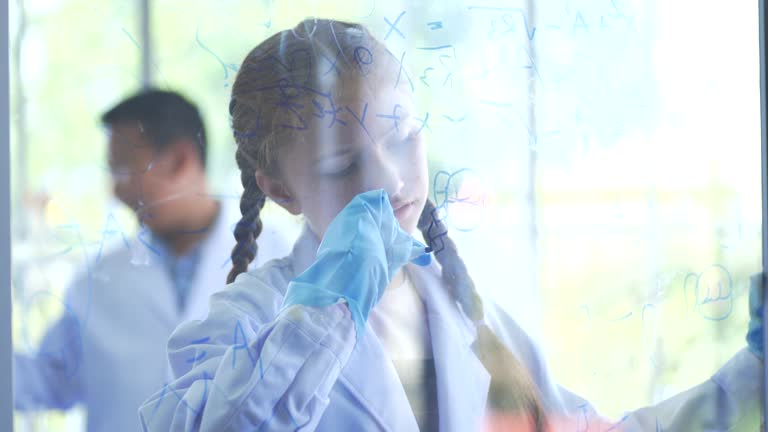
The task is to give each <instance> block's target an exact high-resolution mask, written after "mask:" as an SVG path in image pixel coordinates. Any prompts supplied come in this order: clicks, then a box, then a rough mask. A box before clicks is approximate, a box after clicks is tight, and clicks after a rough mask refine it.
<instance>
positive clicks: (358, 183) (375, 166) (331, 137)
mask: <svg viewBox="0 0 768 432" xmlns="http://www.w3.org/2000/svg"><path fill="white" fill-rule="evenodd" d="M373 96H374V97H371V98H370V99H369V100H362V99H361V98H359V97H357V98H343V99H340V100H339V101H337V102H336V106H337V108H339V107H340V108H341V110H340V111H339V114H338V117H337V121H336V123H335V124H334V125H333V126H329V123H330V122H331V120H330V119H323V120H320V121H315V122H312V123H311V126H310V127H309V129H308V130H304V131H299V133H300V134H303V135H302V137H303V140H299V141H297V142H293V143H290V144H287V143H278V145H279V146H280V148H279V150H278V152H279V153H278V155H279V156H278V169H279V173H278V176H277V177H278V178H275V177H267V176H265V175H263V174H261V173H257V181H258V182H259V186H260V187H261V189H262V190H263V191H265V192H266V193H267V194H268V195H269V196H270V197H271V198H272V199H273V200H275V201H276V202H277V203H279V204H280V205H281V206H283V207H284V208H285V209H287V210H288V211H290V212H291V213H293V214H299V213H303V214H304V216H305V217H306V219H307V221H308V223H309V226H310V228H311V229H312V231H313V232H314V233H315V234H316V235H317V236H318V237H320V238H322V236H323V235H324V234H325V230H326V228H327V227H328V225H329V224H330V222H331V220H333V218H334V217H335V216H336V215H337V214H338V213H339V212H340V211H341V210H342V208H343V207H344V206H345V205H346V204H347V203H349V201H351V200H352V198H354V197H355V195H357V194H359V193H362V192H367V191H370V190H374V189H384V190H385V191H386V192H387V194H388V195H389V199H390V202H391V204H392V208H393V209H394V211H395V217H396V218H397V220H398V221H399V223H400V226H401V227H402V228H403V229H404V230H405V231H407V232H409V233H414V232H415V231H416V225H417V222H418V220H419V216H420V214H421V210H422V209H423V208H424V204H425V201H426V199H427V191H428V177H427V157H426V144H425V142H424V136H423V135H424V130H422V129H423V128H422V121H421V120H419V119H417V118H416V117H419V116H418V115H417V114H416V113H415V112H414V107H413V103H412V101H411V100H410V97H409V95H408V94H407V92H405V91H403V90H402V89H392V88H391V87H388V88H386V89H384V90H381V91H378V92H377V93H376V94H375V95H373ZM366 104H367V110H366V108H365V106H366ZM328 117H330V116H328ZM339 120H341V121H343V122H345V123H346V125H343V124H341V123H340V122H339Z"/></svg>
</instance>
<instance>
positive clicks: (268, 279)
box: [211, 255, 296, 320]
mask: <svg viewBox="0 0 768 432" xmlns="http://www.w3.org/2000/svg"><path fill="white" fill-rule="evenodd" d="M295 277H296V276H295V272H294V269H293V260H292V258H291V256H290V255H289V256H286V257H283V258H278V259H273V260H271V261H268V262H266V263H265V264H264V265H262V266H260V267H258V268H255V269H251V270H248V271H247V272H244V273H241V274H240V275H239V276H238V277H237V278H236V279H235V281H234V282H232V283H231V284H229V285H227V287H226V288H225V289H223V290H221V291H219V292H217V293H216V294H214V295H212V296H211V310H213V309H214V308H213V306H214V304H215V303H217V302H225V303H229V304H230V305H232V306H234V307H236V308H237V309H240V310H242V311H243V312H244V313H246V314H249V315H252V314H253V313H256V314H259V315H260V314H263V313H268V314H270V315H272V317H263V318H268V320H271V319H272V318H274V315H277V312H278V310H279V309H280V307H281V305H282V303H283V298H284V297H285V291H286V289H287V288H288V283H289V282H290V281H291V280H293V279H294V278H295Z"/></svg>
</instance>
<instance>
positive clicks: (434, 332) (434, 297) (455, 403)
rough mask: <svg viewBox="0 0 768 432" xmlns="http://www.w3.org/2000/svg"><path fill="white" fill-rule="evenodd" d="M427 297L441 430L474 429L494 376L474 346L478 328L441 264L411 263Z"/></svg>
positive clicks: (410, 268)
mask: <svg viewBox="0 0 768 432" xmlns="http://www.w3.org/2000/svg"><path fill="white" fill-rule="evenodd" d="M406 270H407V271H408V274H409V275H410V277H411V280H412V281H413V283H414V285H415V286H416V289H417V290H418V291H419V293H420V294H421V296H422V298H423V299H424V303H425V305H426V309H427V323H428V325H429V332H430V336H431V339H432V355H433V356H434V358H435V369H436V370H435V372H436V374H437V387H438V388H437V393H438V409H439V410H440V430H441V431H474V430H478V429H479V428H480V424H481V422H482V420H483V417H484V415H485V409H486V400H487V398H488V389H489V386H490V382H491V377H490V375H489V373H488V371H487V370H486V369H485V367H484V366H483V364H482V363H481V362H480V359H479V358H478V357H477V355H476V354H475V352H474V350H473V349H472V348H471V346H472V344H473V343H474V341H475V339H476V338H477V332H476V330H475V327H474V325H473V324H472V323H471V321H469V319H467V317H466V316H465V315H464V313H463V312H462V311H461V309H460V308H459V306H458V304H457V303H456V301H455V300H454V299H453V298H451V296H450V295H449V294H448V291H447V287H446V286H445V284H444V283H443V282H442V279H441V272H442V269H441V267H440V265H439V264H438V263H437V262H435V261H434V260H433V262H432V264H430V265H429V266H427V267H419V266H416V265H414V264H408V265H407V266H406Z"/></svg>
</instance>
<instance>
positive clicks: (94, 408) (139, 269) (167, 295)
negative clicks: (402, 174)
mask: <svg viewBox="0 0 768 432" xmlns="http://www.w3.org/2000/svg"><path fill="white" fill-rule="evenodd" d="M220 208H221V211H220V213H219V216H218V217H217V219H216V222H215V223H214V226H213V230H212V231H211V233H210V234H209V235H208V236H206V237H205V239H204V240H203V242H202V243H201V255H200V258H199V263H198V267H197V269H196V271H195V273H194V279H193V281H192V283H191V286H190V292H189V293H188V294H187V297H186V303H185V307H184V310H183V311H179V310H178V307H177V303H176V293H175V288H174V286H173V283H172V281H171V278H170V275H169V274H168V272H167V270H166V268H165V267H164V266H163V264H162V262H161V261H160V260H159V259H158V258H157V257H156V256H152V255H151V254H152V253H151V252H149V253H150V261H149V264H148V265H134V264H131V257H132V253H131V251H130V250H129V249H126V248H124V247H121V248H119V249H117V250H114V251H112V252H110V253H108V254H105V255H104V256H103V258H102V259H101V260H100V262H99V263H97V264H95V266H94V268H93V269H92V271H90V272H86V274H85V275H83V276H82V277H79V278H78V279H77V280H76V281H75V283H74V284H72V285H71V286H70V289H69V290H68V292H67V296H66V305H67V308H66V313H65V314H64V315H63V317H62V318H61V319H60V320H59V321H58V322H56V323H55V324H54V325H53V326H52V327H51V328H50V329H48V331H47V334H46V336H45V337H44V341H43V343H42V344H41V347H40V352H39V353H37V355H35V356H25V355H15V356H14V387H15V388H14V397H15V405H16V408H17V409H25V410H29V409H57V408H58V409H66V408H69V407H70V406H72V405H74V404H76V403H84V404H85V406H86V408H87V427H88V430H89V431H111V432H112V431H136V430H139V429H140V428H139V423H138V418H137V416H136V411H137V410H138V408H139V405H140V404H141V402H142V401H144V400H145V399H146V398H147V397H148V396H149V395H151V394H152V393H153V392H154V391H155V390H157V387H158V384H159V383H163V382H166V381H167V380H168V378H169V377H170V371H169V367H168V361H167V354H166V345H167V341H168V338H169V337H170V335H171V333H172V331H173V330H174V329H175V328H176V326H178V325H179V324H180V323H181V322H183V321H187V320H191V319H199V318H203V317H205V316H206V314H207V313H208V297H209V296H210V295H211V294H213V293H214V292H215V291H218V290H220V289H222V288H224V286H225V284H226V275H227V273H228V272H229V270H230V268H231V263H229V262H228V261H227V257H228V256H229V254H230V251H231V250H232V247H233V246H234V244H235V240H234V237H233V235H232V228H233V227H234V225H235V224H236V223H237V221H238V220H239V218H240V213H239V211H238V208H237V205H236V204H235V203H226V202H222V205H221V207H220ZM291 240H292V239H290V238H288V236H287V235H285V234H283V233H281V232H278V231H277V230H276V229H275V228H273V224H270V223H269V222H267V223H265V228H264V231H263V232H262V233H261V235H260V236H259V239H258V245H259V249H258V255H257V259H256V262H255V263H254V266H255V265H260V264H262V263H264V262H266V261H268V260H270V259H272V258H277V257H282V256H285V255H286V254H287V253H288V252H289V251H290V246H291ZM131 243H132V244H131V247H132V248H136V247H146V246H143V245H142V244H141V243H139V242H138V241H133V242H131ZM134 252H135V251H134Z"/></svg>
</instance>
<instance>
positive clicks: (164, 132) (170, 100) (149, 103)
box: [101, 89, 207, 167]
mask: <svg viewBox="0 0 768 432" xmlns="http://www.w3.org/2000/svg"><path fill="white" fill-rule="evenodd" d="M101 122H102V123H103V124H104V125H105V126H115V125H117V124H125V123H129V124H130V123H134V122H136V123H138V125H139V127H140V128H141V129H142V132H143V133H144V134H145V135H146V136H147V141H148V142H149V144H150V145H151V146H152V148H154V149H155V150H156V151H163V150H165V149H167V148H168V147H169V146H170V145H171V143H173V141H174V140H176V139H179V138H189V139H191V140H192V141H193V142H194V143H196V146H195V148H196V149H197V153H198V156H199V157H200V162H201V163H202V165H203V167H205V159H206V151H207V144H206V138H205V126H204V125H203V120H202V118H201V117H200V112H199V111H198V110H197V107H196V106H195V105H193V104H192V103H191V102H189V101H187V100H186V99H185V98H184V97H183V96H181V95H180V94H178V93H175V92H171V91H163V90H155V89H150V90H143V91H141V92H139V93H136V94H135V95H133V96H131V97H129V98H127V99H125V100H123V101H122V102H120V103H118V104H117V105H115V106H114V107H113V108H112V109H110V110H109V111H107V112H106V113H104V114H103V115H102V116H101Z"/></svg>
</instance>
